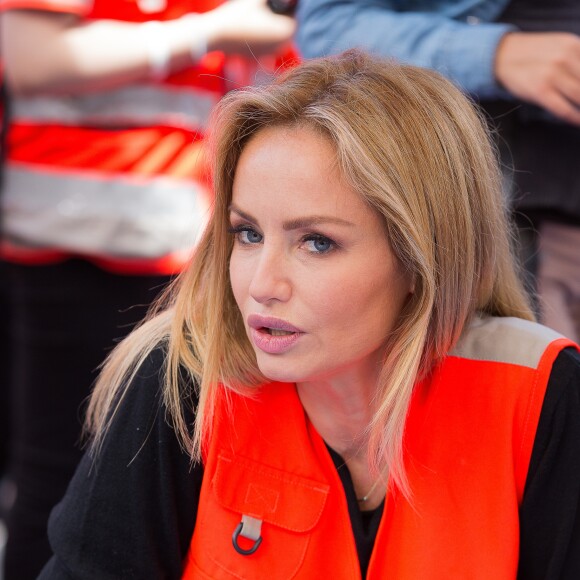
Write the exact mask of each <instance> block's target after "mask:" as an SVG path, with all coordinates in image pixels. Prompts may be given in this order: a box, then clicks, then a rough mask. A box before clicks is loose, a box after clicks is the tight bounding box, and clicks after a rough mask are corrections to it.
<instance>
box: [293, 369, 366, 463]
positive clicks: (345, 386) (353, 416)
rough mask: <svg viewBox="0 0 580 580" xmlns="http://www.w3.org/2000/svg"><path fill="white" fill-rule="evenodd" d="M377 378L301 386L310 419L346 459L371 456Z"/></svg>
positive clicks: (347, 378)
mask: <svg viewBox="0 0 580 580" xmlns="http://www.w3.org/2000/svg"><path fill="white" fill-rule="evenodd" d="M376 381H377V379H376V377H372V378H369V377H368V376H366V377H361V376H356V375H354V374H352V373H349V376H344V375H343V376H341V377H334V378H332V379H329V380H320V381H309V382H303V383H298V384H297V390H298V396H299V397H300V401H301V403H302V406H303V407H304V410H305V412H306V414H307V415H308V418H309V419H310V421H311V423H312V424H313V425H314V427H315V428H316V430H317V431H318V433H319V434H320V436H321V437H322V438H323V439H324V441H325V442H326V443H327V444H328V445H329V446H330V447H332V448H333V449H334V450H335V451H337V452H338V453H340V455H341V456H342V457H343V458H344V459H351V458H358V459H361V458H364V459H365V460H366V457H367V443H368V427H369V425H370V422H371V419H372V415H373V396H374V393H375V385H376Z"/></svg>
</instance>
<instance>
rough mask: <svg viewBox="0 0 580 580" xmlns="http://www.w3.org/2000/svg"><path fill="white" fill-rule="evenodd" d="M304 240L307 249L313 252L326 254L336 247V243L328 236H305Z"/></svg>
mask: <svg viewBox="0 0 580 580" xmlns="http://www.w3.org/2000/svg"><path fill="white" fill-rule="evenodd" d="M304 242H305V244H306V247H307V249H308V251H310V252H312V253H315V254H327V253H328V252H330V251H331V250H334V249H335V248H336V244H335V243H334V242H333V241H332V240H331V239H330V238H327V237H326V236H321V235H319V234H317V235H309V236H307V237H306V238H304Z"/></svg>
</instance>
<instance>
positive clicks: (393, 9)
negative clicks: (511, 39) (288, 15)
mask: <svg viewBox="0 0 580 580" xmlns="http://www.w3.org/2000/svg"><path fill="white" fill-rule="evenodd" d="M508 4H509V0H407V1H405V0H299V2H298V12H297V16H298V33H297V39H296V40H297V43H298V47H299V49H300V51H301V52H302V55H303V56H304V57H306V58H311V57H315V56H324V55H328V54H336V53H338V52H342V51H343V50H346V49H347V48H353V47H359V48H363V49H366V50H368V51H370V52H372V53H374V54H378V55H381V56H386V57H394V58H396V59H397V60H400V61H402V62H407V63H410V64H414V65H417V66H423V67H428V68H432V69H435V70H437V71H439V72H440V73H442V74H443V75H445V76H446V77H447V78H449V79H451V80H452V81H454V82H455V83H456V84H457V85H459V87H460V88H462V89H463V90H464V91H466V92H469V93H472V94H473V95H477V96H478V97H479V98H484V99H485V98H494V97H505V96H506V92H505V90H503V89H502V88H501V87H500V86H499V85H498V83H497V82H496V80H495V76H494V71H493V68H494V59H495V52H496V49H497V46H498V43H499V41H500V40H501V38H502V37H503V36H504V34H506V33H507V32H509V31H511V30H513V27H512V26H510V25H507V24H501V23H497V22H494V21H495V20H497V18H498V17H499V16H500V14H501V13H502V12H503V11H504V9H505V8H506V6H507V5H508Z"/></svg>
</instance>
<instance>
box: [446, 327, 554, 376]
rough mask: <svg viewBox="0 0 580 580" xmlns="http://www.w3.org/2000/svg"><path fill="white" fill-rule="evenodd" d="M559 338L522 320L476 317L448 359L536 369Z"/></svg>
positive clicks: (547, 330) (547, 329)
mask: <svg viewBox="0 0 580 580" xmlns="http://www.w3.org/2000/svg"><path fill="white" fill-rule="evenodd" d="M558 338H562V335H561V334H559V333H557V332H556V331H554V330H552V329H550V328H546V327H545V326H542V325H540V324H536V323H535V322H529V321H527V320H522V319H521V318H510V317H505V318H502V317H494V316H485V317H477V318H475V319H474V320H473V322H472V323H471V325H470V326H469V328H467V329H466V330H465V331H464V333H463V335H462V336H461V338H460V340H459V342H458V343H457V345H456V347H455V348H454V349H453V350H452V351H451V353H450V354H451V356H458V357H462V358H468V359H472V360H481V361H495V362H502V363H510V364H516V365H521V366H525V367H530V368H534V369H535V368H537V366H538V364H539V362H540V359H541V357H542V355H543V354H544V351H545V350H546V348H547V346H548V345H549V344H550V343H551V342H553V341H554V340H556V339H558Z"/></svg>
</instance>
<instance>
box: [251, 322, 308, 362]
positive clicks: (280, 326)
mask: <svg viewBox="0 0 580 580" xmlns="http://www.w3.org/2000/svg"><path fill="white" fill-rule="evenodd" d="M248 326H249V327H250V336H251V338H252V341H253V342H254V344H255V345H256V347H257V348H259V349H260V350H262V351H264V352H265V353H268V354H280V353H283V352H285V351H286V350H288V349H289V348H290V347H292V346H293V345H294V344H295V343H296V341H297V340H299V338H300V337H301V336H302V335H303V334H304V333H303V332H302V331H301V330H300V329H299V328H296V327H295V326H293V325H292V324H290V323H289V322H286V321H285V320H281V319H280V318H273V317H272V316H261V315H260V314H251V315H250V316H248ZM271 330H281V331H285V332H287V333H290V334H282V335H278V336H276V335H273V334H270V331H271Z"/></svg>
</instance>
